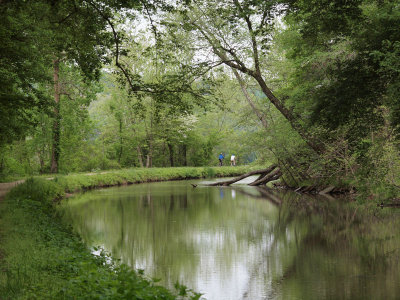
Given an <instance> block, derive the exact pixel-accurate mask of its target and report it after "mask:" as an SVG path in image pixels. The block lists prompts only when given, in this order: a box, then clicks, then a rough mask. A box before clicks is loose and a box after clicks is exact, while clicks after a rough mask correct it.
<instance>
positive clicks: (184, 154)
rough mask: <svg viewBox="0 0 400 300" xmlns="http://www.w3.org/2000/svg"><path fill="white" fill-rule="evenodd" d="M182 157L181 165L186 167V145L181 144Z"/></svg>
mask: <svg viewBox="0 0 400 300" xmlns="http://www.w3.org/2000/svg"><path fill="white" fill-rule="evenodd" d="M182 150H183V151H182V152H183V153H182V155H183V165H184V166H185V167H187V145H186V144H183V146H182Z"/></svg>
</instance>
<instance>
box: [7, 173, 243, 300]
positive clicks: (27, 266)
mask: <svg viewBox="0 0 400 300" xmlns="http://www.w3.org/2000/svg"><path fill="white" fill-rule="evenodd" d="M248 169H249V168H248V167H247V168H246V167H235V168H229V167H222V168H167V169H130V170H119V171H116V172H107V173H103V174H93V175H90V176H88V175H82V174H75V175H67V176H58V177H56V178H55V179H54V180H46V179H43V178H31V179H28V180H27V181H26V182H25V183H23V184H21V185H19V186H17V187H16V188H14V189H12V190H11V191H10V192H9V194H8V195H7V196H6V198H5V199H4V200H3V202H2V203H1V205H0V228H1V229H0V230H1V231H0V239H1V240H0V241H1V243H0V244H1V246H0V298H1V299H198V298H199V297H200V294H197V293H195V292H193V291H192V290H189V289H187V288H186V287H184V286H181V285H179V284H177V285H176V291H171V290H167V289H166V288H164V287H161V286H158V285H157V284H156V283H155V282H154V281H152V280H151V279H148V278H146V277H145V276H144V275H143V274H142V273H140V272H137V271H135V270H132V269H131V268H129V267H127V266H126V265H124V264H119V263H118V262H114V261H112V260H111V263H110V258H109V257H108V256H107V254H104V253H103V254H102V255H100V256H94V255H92V254H91V253H90V250H89V249H88V248H87V247H86V246H85V245H84V243H83V242H82V241H81V239H80V238H79V237H78V236H76V235H75V234H74V233H73V231H72V229H71V228H70V227H68V226H66V225H65V224H64V223H63V222H62V221H61V217H60V216H59V215H58V213H57V210H56V208H55V203H56V202H55V201H54V200H55V199H61V198H62V197H63V196H64V194H65V192H72V191H76V190H82V189H91V188H95V187H97V186H112V185H119V184H127V183H139V182H149V181H162V180H176V179H190V178H200V177H211V176H221V177H222V176H233V175H238V174H241V173H243V172H246V171H248Z"/></svg>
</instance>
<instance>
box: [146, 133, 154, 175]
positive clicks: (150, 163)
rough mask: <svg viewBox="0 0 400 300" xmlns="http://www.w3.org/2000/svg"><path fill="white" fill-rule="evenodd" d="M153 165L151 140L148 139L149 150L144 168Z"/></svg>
mask: <svg viewBox="0 0 400 300" xmlns="http://www.w3.org/2000/svg"><path fill="white" fill-rule="evenodd" d="M152 165H153V141H152V140H151V138H150V139H149V152H148V154H147V159H146V168H151V167H152Z"/></svg>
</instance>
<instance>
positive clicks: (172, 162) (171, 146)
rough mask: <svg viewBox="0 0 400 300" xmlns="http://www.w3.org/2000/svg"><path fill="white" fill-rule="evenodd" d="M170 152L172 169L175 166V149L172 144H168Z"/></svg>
mask: <svg viewBox="0 0 400 300" xmlns="http://www.w3.org/2000/svg"><path fill="white" fill-rule="evenodd" d="M167 146H168V150H169V163H170V165H171V167H173V166H174V147H173V145H172V144H171V143H170V142H167Z"/></svg>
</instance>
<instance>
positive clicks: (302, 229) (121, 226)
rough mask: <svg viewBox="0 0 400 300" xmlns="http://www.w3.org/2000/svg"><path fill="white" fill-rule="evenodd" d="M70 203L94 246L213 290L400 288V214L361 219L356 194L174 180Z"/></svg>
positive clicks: (165, 279)
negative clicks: (333, 196) (310, 193)
mask: <svg viewBox="0 0 400 300" xmlns="http://www.w3.org/2000/svg"><path fill="white" fill-rule="evenodd" d="M64 209H65V211H66V218H67V220H68V221H69V222H71V223H72V224H73V226H74V228H75V229H76V230H77V231H78V232H79V233H80V234H81V236H82V237H83V239H84V240H85V241H86V242H87V243H88V244H89V245H102V246H103V247H104V248H105V249H106V250H108V251H110V252H111V253H112V254H113V256H114V257H116V258H121V259H122V261H123V262H125V263H127V264H129V265H131V266H132V267H135V268H142V269H145V270H146V273H147V274H149V275H150V276H153V277H157V278H161V279H162V283H163V284H165V285H167V286H172V285H173V284H174V283H175V281H176V280H179V281H180V282H182V283H184V284H185V285H187V286H189V287H191V288H193V289H195V290H197V291H200V292H203V293H205V297H206V298H208V299H264V298H276V299H290V298H299V299H321V298H332V299H361V298H374V299H380V298H386V299H391V298H392V299H395V298H396V297H397V296H398V295H400V287H399V286H398V284H397V283H398V282H400V281H399V274H400V272H399V264H398V262H397V257H398V255H399V249H400V239H399V235H398V233H399V232H398V231H399V230H398V228H400V227H399V226H398V225H399V221H398V219H399V218H397V216H398V213H397V212H394V213H391V214H388V215H387V216H385V214H387V213H386V211H383V212H382V211H377V212H376V213H378V214H379V217H376V216H374V217H365V216H364V217H363V218H361V216H360V212H358V211H357V209H356V206H355V205H354V203H351V202H349V201H348V200H347V199H339V200H338V199H329V198H327V197H312V196H308V195H298V194H296V193H293V192H282V191H272V190H268V189H263V188H254V187H245V186H232V187H219V188H216V187H200V186H199V187H198V188H196V189H193V188H192V187H191V186H190V183H189V182H164V183H151V184H142V185H133V186H129V187H120V188H111V189H106V190H97V191H93V192H90V193H85V194H82V195H80V196H77V197H75V198H70V200H69V201H68V202H67V203H66V205H65V206H64ZM395 230H397V231H395Z"/></svg>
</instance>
